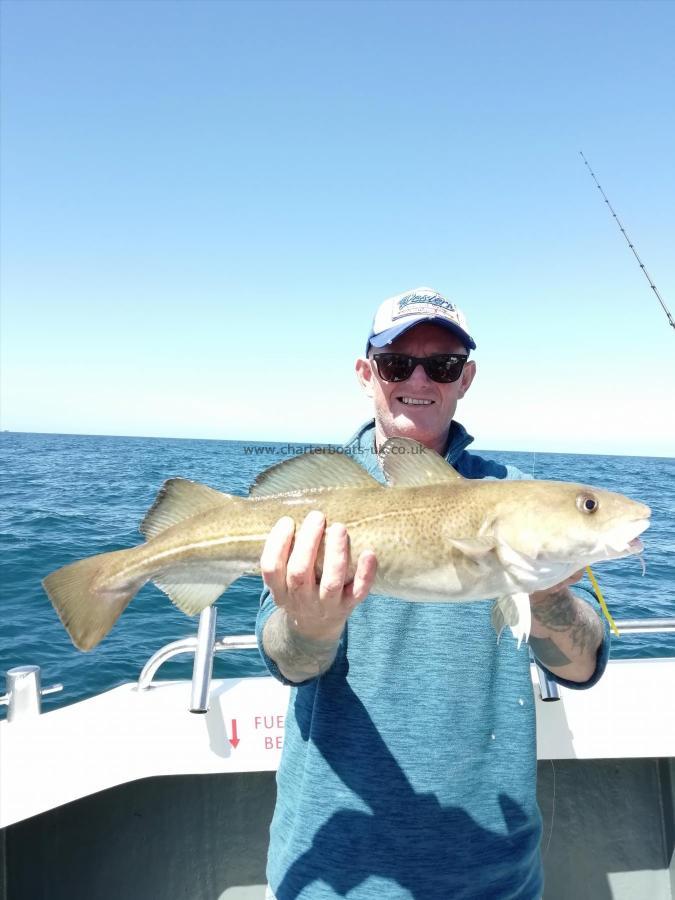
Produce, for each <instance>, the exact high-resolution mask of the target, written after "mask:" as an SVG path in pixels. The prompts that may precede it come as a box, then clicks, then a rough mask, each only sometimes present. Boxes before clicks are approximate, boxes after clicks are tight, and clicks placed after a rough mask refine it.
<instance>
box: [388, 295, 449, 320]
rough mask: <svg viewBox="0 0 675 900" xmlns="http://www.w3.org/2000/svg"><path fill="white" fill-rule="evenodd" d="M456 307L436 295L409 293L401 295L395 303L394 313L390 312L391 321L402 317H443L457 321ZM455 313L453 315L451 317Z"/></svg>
mask: <svg viewBox="0 0 675 900" xmlns="http://www.w3.org/2000/svg"><path fill="white" fill-rule="evenodd" d="M456 310H457V307H456V306H455V304H454V303H451V302H450V300H446V299H445V297H441V295H440V294H436V293H423V294H422V293H418V292H417V291H411V292H410V293H408V294H402V295H401V296H400V297H399V298H398V300H397V301H396V308H395V311H392V316H391V318H392V321H395V320H396V319H400V318H401V317H402V316H443V317H444V318H448V319H451V320H452V321H453V322H455V321H457V314H456ZM452 313H455V315H452Z"/></svg>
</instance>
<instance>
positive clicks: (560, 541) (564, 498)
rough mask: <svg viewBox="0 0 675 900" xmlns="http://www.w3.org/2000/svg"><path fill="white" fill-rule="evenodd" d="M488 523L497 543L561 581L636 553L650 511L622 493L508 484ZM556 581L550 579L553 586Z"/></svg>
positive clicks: (573, 486) (558, 485)
mask: <svg viewBox="0 0 675 900" xmlns="http://www.w3.org/2000/svg"><path fill="white" fill-rule="evenodd" d="M512 486H513V487H514V488H515V490H514V491H513V492H511V493H510V494H509V495H508V496H507V497H506V498H505V499H504V501H503V502H501V503H499V504H498V509H497V514H496V517H495V520H494V522H493V529H494V533H495V535H497V537H498V542H499V544H503V545H506V546H507V547H508V548H510V550H511V551H513V552H514V553H516V554H518V555H519V556H520V557H521V558H524V559H527V560H529V561H530V562H531V564H532V566H533V568H534V569H549V570H550V571H551V573H552V574H554V576H555V578H557V579H558V580H562V578H564V577H566V576H567V575H569V574H572V573H573V572H576V571H578V570H580V569H582V568H584V567H585V566H588V565H591V564H592V563H595V562H599V561H600V560H604V559H620V558H622V557H624V556H631V555H633V554H636V553H640V552H641V551H642V549H643V545H642V541H641V540H640V538H639V535H640V534H642V532H643V531H645V530H646V529H647V528H648V527H649V517H650V515H651V510H650V509H649V507H648V506H645V504H644V503H639V502H638V501H636V500H631V499H630V498H629V497H625V496H623V495H622V494H617V493H614V492H612V491H606V490H603V489H602V488H595V487H590V486H588V485H580V484H569V483H566V482H554V481H531V482H524V481H523V482H513V485H512ZM555 583H556V581H552V584H555Z"/></svg>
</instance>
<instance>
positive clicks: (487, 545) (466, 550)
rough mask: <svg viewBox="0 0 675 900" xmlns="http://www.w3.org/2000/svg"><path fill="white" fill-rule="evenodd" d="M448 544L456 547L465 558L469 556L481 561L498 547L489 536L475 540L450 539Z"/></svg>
mask: <svg viewBox="0 0 675 900" xmlns="http://www.w3.org/2000/svg"><path fill="white" fill-rule="evenodd" d="M448 543H449V544H450V546H451V547H455V548H456V549H457V550H459V551H460V552H461V553H463V554H464V555H465V556H469V557H471V558H472V559H480V558H481V557H484V556H486V555H487V554H488V553H491V552H492V551H493V550H494V548H495V547H496V546H497V541H496V540H495V538H493V537H490V536H488V535H486V536H485V537H475V538H450V540H449V541H448Z"/></svg>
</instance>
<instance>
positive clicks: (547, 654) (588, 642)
mask: <svg viewBox="0 0 675 900" xmlns="http://www.w3.org/2000/svg"><path fill="white" fill-rule="evenodd" d="M583 574H584V570H583V569H582V570H581V571H580V572H576V573H575V574H574V575H572V576H571V577H570V578H567V579H565V581H562V582H561V583H560V584H557V585H555V586H554V587H551V588H547V590H545V591H537V592H536V593H534V594H530V606H531V608H532V630H531V632H530V638H529V644H530V647H531V648H532V652H533V653H534V655H535V656H536V657H537V659H538V660H539V661H540V662H542V663H543V664H544V665H545V666H546V668H547V669H550V670H551V672H554V673H555V674H556V675H561V676H562V677H563V678H567V679H568V680H569V681H579V682H582V681H588V679H589V678H590V677H591V675H592V674H593V672H594V671H595V666H596V663H597V654H598V647H599V646H600V644H601V643H602V637H603V633H604V629H603V625H602V620H601V619H600V616H599V615H598V614H597V613H596V611H595V610H594V609H593V607H592V606H591V605H590V603H586V601H584V600H580V599H579V598H578V597H575V596H574V594H573V593H572V592H571V591H570V590H569V585H571V584H575V583H576V582H577V581H579V580H580V579H581V577H582V575H583Z"/></svg>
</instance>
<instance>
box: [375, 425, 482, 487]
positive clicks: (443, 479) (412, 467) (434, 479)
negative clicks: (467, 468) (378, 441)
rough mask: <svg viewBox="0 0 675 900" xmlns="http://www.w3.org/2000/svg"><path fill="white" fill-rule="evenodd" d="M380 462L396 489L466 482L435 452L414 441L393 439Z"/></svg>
mask: <svg viewBox="0 0 675 900" xmlns="http://www.w3.org/2000/svg"><path fill="white" fill-rule="evenodd" d="M380 459H381V460H382V469H383V471H384V474H385V477H386V479H387V482H388V483H389V484H390V485H391V486H392V487H425V486H427V485H430V484H448V483H449V482H453V483H456V482H458V481H463V480H464V479H463V478H462V476H461V475H460V474H459V472H456V471H455V470H454V469H453V468H452V466H451V465H450V464H449V463H448V461H447V460H445V459H443V457H442V456H440V455H439V454H438V453H436V451H435V450H430V449H429V448H428V447H425V446H424V445H423V444H420V443H418V442H417V441H413V440H411V439H410V438H403V437H396V438H390V439H389V440H388V441H386V442H385V443H384V444H383V445H382V449H381V450H380Z"/></svg>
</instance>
